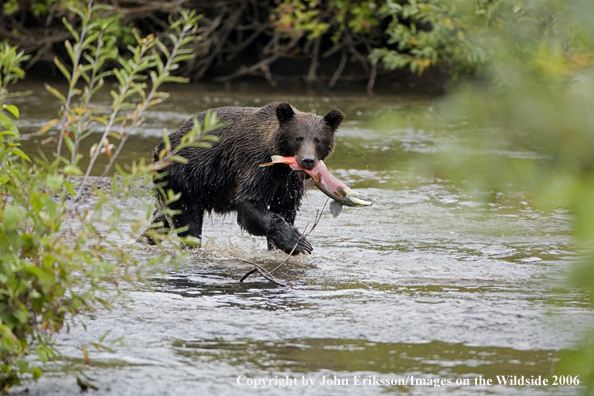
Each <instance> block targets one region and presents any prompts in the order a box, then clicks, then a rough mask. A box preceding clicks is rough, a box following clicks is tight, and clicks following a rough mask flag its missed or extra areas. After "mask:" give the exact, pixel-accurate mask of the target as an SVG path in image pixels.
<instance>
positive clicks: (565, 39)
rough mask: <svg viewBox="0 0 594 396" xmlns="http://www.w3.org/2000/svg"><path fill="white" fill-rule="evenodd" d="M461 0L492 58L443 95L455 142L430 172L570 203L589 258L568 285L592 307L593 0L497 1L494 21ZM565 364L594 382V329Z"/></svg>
mask: <svg viewBox="0 0 594 396" xmlns="http://www.w3.org/2000/svg"><path fill="white" fill-rule="evenodd" d="M456 3H457V7H459V8H458V9H459V10H460V11H463V12H464V14H461V15H460V19H461V20H462V19H464V20H466V21H469V22H472V21H475V22H474V25H475V27H476V29H475V30H474V32H473V34H472V36H470V37H469V39H470V40H472V41H473V42H474V43H476V45H479V46H480V47H482V48H484V49H485V51H486V53H488V54H489V56H487V57H486V58H485V64H484V68H483V70H482V73H481V76H482V78H476V79H472V80H465V81H463V82H461V83H460V84H459V85H458V87H457V88H456V89H455V92H453V93H452V94H451V95H448V96H447V97H446V98H444V99H443V100H442V103H441V110H442V113H441V114H442V118H441V119H440V120H439V125H434V127H436V128H442V129H443V128H444V127H445V126H446V125H447V126H448V127H446V128H447V130H448V131H449V133H450V134H451V139H450V143H449V144H448V145H447V147H442V152H443V154H442V155H441V156H440V159H439V160H438V161H437V163H435V164H432V166H431V169H429V170H430V171H431V172H432V174H434V175H437V176H438V177H440V178H443V179H449V180H458V181H462V180H464V181H465V183H463V184H465V185H466V186H468V183H467V182H468V181H469V180H470V181H472V183H471V184H470V188H475V189H479V190H481V191H509V190H515V191H524V192H526V193H527V194H529V195H530V196H532V197H534V198H535V199H536V200H537V202H539V203H540V204H541V205H542V206H543V207H547V206H549V205H550V204H551V203H554V204H555V205H559V204H561V205H567V206H568V207H569V208H570V210H571V212H572V214H573V216H574V222H573V233H574V235H575V239H576V241H577V242H578V243H579V246H580V248H581V249H582V250H581V251H582V253H583V255H584V259H583V261H582V263H581V264H580V265H579V266H578V267H577V268H576V269H575V271H574V273H573V275H572V280H571V281H572V284H573V285H574V286H575V287H579V288H581V289H582V290H584V291H585V292H586V293H587V294H588V295H589V298H590V300H591V301H592V302H593V304H594V255H593V253H592V252H594V150H593V148H594V108H593V106H594V3H593V2H592V1H589V0H573V1H568V2H559V1H554V0H522V1H517V0H503V1H497V2H492V3H498V8H497V15H496V16H495V19H496V21H497V22H496V23H495V24H494V25H493V24H485V23H484V14H483V11H482V10H481V9H480V8H477V7H476V6H475V5H476V2H475V1H471V0H460V1H457V2H456ZM479 3H480V2H479ZM480 131H482V132H480ZM559 369H560V370H563V371H564V372H566V373H567V374H570V375H572V376H575V375H579V376H580V381H582V384H587V385H588V386H590V387H594V330H592V331H590V332H589V334H588V336H587V337H586V338H585V339H584V340H583V342H582V343H581V344H580V345H578V346H577V349H576V351H575V353H572V354H570V355H569V356H565V359H564V364H563V365H562V366H561V367H560V368H559ZM590 390H591V388H590Z"/></svg>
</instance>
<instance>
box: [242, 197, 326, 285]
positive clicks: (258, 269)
mask: <svg viewBox="0 0 594 396" xmlns="http://www.w3.org/2000/svg"><path fill="white" fill-rule="evenodd" d="M329 200H330V199H329V198H328V199H326V202H324V206H322V210H319V211H318V212H317V213H316V217H315V219H314V223H313V226H312V227H311V229H310V230H309V231H307V227H309V224H308V225H306V226H305V231H304V232H303V234H301V236H300V237H299V239H298V240H297V242H296V243H295V246H293V249H291V252H290V253H289V254H288V255H287V258H286V259H285V260H284V261H283V262H282V263H280V264H279V265H277V266H276V268H274V269H273V270H272V271H270V272H269V271H267V270H266V269H264V268H263V267H261V266H260V265H258V264H256V263H252V262H251V261H247V260H243V261H244V262H246V263H248V264H252V265H255V266H256V268H254V269H253V270H251V271H249V272H247V273H246V274H245V275H244V276H242V277H241V279H240V280H239V282H243V281H244V280H246V279H247V278H248V277H249V276H250V275H252V274H255V273H256V272H259V273H260V275H262V276H263V277H264V278H266V279H268V280H269V281H271V282H273V283H276V284H277V285H280V286H286V285H283V284H281V283H279V282H278V281H277V280H276V278H275V277H274V276H272V273H273V272H275V271H276V270H277V269H279V268H280V267H282V266H283V265H285V264H286V263H287V261H289V258H291V256H292V255H293V252H294V251H295V249H297V245H299V242H300V241H301V240H302V239H304V238H306V237H308V236H309V234H311V233H312V232H313V230H314V229H315V228H316V227H317V225H318V224H319V223H320V219H321V218H322V213H323V212H324V209H325V208H326V205H327V204H328V201H329ZM263 271H266V275H265V273H264V272H263Z"/></svg>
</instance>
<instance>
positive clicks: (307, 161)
mask: <svg viewBox="0 0 594 396" xmlns="http://www.w3.org/2000/svg"><path fill="white" fill-rule="evenodd" d="M297 162H299V161H297ZM299 165H300V166H301V167H302V168H305V169H313V168H314V166H316V158H315V157H314V156H313V155H306V156H303V157H301V164H299Z"/></svg>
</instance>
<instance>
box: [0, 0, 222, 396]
mask: <svg viewBox="0 0 594 396" xmlns="http://www.w3.org/2000/svg"><path fill="white" fill-rule="evenodd" d="M91 3H92V2H91ZM102 10H105V7H103V6H93V7H88V8H85V9H84V10H78V9H72V12H73V13H75V14H78V15H79V16H80V18H81V20H82V21H83V23H82V27H81V30H80V31H76V30H75V29H74V28H72V26H70V25H69V24H68V22H67V21H65V22H64V23H65V24H66V26H67V28H68V29H69V30H71V32H72V35H73V37H74V38H75V39H74V42H73V43H72V44H71V43H67V45H66V46H67V48H68V52H69V57H70V59H71V61H72V66H71V68H69V67H67V66H65V65H63V64H62V63H61V62H60V61H59V60H56V64H57V65H58V67H59V69H60V70H61V71H62V73H63V75H64V76H65V77H66V79H67V80H68V83H69V90H68V92H67V93H60V92H58V91H57V90H56V89H54V88H51V87H48V89H49V90H50V92H52V93H53V94H54V95H56V96H58V97H59V98H61V99H63V101H64V105H63V108H62V109H63V113H62V117H61V119H56V120H54V121H52V122H50V123H49V124H48V125H47V126H46V127H44V128H43V129H42V130H41V131H40V132H39V133H41V134H43V133H46V132H47V131H48V130H50V129H51V128H52V127H53V126H57V127H58V133H59V137H58V139H56V141H57V142H58V147H61V144H62V143H64V145H65V146H66V147H67V149H68V150H69V151H70V155H69V157H68V158H65V157H63V156H61V155H60V154H61V151H60V148H58V150H57V154H58V155H57V157H56V159H55V160H52V161H50V160H48V159H46V158H33V159H31V158H30V157H29V156H28V155H27V154H25V153H24V152H23V151H22V150H21V149H20V148H19V146H20V144H19V132H18V128H17V124H16V121H15V118H18V117H19V112H18V109H17V108H16V107H15V106H13V105H7V104H5V102H6V101H7V100H9V98H10V96H11V94H9V93H8V90H7V87H8V85H9V84H10V83H12V82H14V81H16V80H17V79H19V78H23V77H24V72H23V70H22V69H21V68H20V64H21V63H22V62H23V61H24V60H26V59H27V57H26V56H24V55H23V53H22V52H17V50H16V49H15V48H13V47H10V46H9V45H8V44H6V43H4V44H1V45H0V94H1V96H0V125H1V129H0V364H1V367H0V389H1V390H4V391H8V390H9V388H10V387H11V386H13V385H16V384H20V383H21V381H23V380H28V379H30V378H33V379H37V378H38V377H39V376H40V375H41V373H42V371H41V368H40V367H38V366H35V365H33V364H32V363H31V359H27V357H26V356H27V355H28V354H29V353H31V352H32V351H35V352H36V354H37V355H38V357H39V359H40V360H41V362H46V361H47V360H48V359H49V358H51V357H53V356H56V355H57V354H58V351H57V349H56V348H55V346H54V345H53V344H52V336H53V335H54V334H55V333H57V332H59V331H60V330H61V329H62V328H63V327H64V326H65V325H66V324H67V321H68V320H69V319H73V318H75V317H77V315H79V314H81V313H83V312H86V311H89V310H93V309H96V308H97V307H98V306H104V307H109V306H110V305H111V302H112V300H113V297H115V296H116V295H117V294H118V292H119V286H120V284H121V283H122V282H130V281H135V280H137V279H140V278H141V277H142V275H143V273H144V270H145V269H147V268H151V266H152V264H153V263H154V262H156V261H158V262H159V263H161V264H163V263H168V262H171V260H172V256H171V254H170V253H169V254H168V252H167V251H165V250H164V255H162V256H159V257H157V258H155V259H154V260H147V261H143V262H139V261H138V260H137V259H136V258H135V256H134V250H135V249H131V248H130V246H127V245H126V244H125V243H122V241H130V242H131V241H133V240H134V237H135V236H137V235H138V233H139V230H140V228H141V227H143V226H145V224H146V220H148V219H149V218H150V217H151V212H152V205H147V208H146V211H145V212H141V214H140V215H144V217H145V221H138V219H136V218H132V219H131V218H125V217H124V216H123V213H126V211H123V210H122V208H121V207H119V206H118V205H117V203H116V202H114V201H115V200H114V197H116V196H117V197H118V198H122V197H124V198H130V197H131V196H132V194H133V192H134V191H136V192H137V191H138V189H137V187H138V185H148V184H149V183H150V179H151V178H152V177H153V175H154V174H155V171H156V170H157V169H162V168H163V167H165V166H166V165H167V163H168V162H169V161H175V160H180V159H179V158H178V157H177V156H176V153H177V152H178V151H179V150H181V149H183V148H184V147H188V146H191V145H205V144H207V142H205V141H202V139H204V138H205V136H204V135H203V134H201V132H202V128H201V126H200V125H197V126H196V128H195V129H194V131H193V133H191V134H189V135H188V139H186V140H185V141H184V145H181V146H180V147H178V148H176V150H171V148H169V150H166V151H165V152H163V153H162V155H161V161H160V162H159V163H157V164H150V165H144V164H142V163H140V164H134V165H132V166H131V167H130V169H128V170H126V171H124V170H123V169H122V168H120V167H118V166H117V164H116V168H117V174H116V175H115V176H114V177H113V179H112V180H111V183H103V184H104V186H103V188H98V187H96V186H94V185H92V183H91V184H90V179H89V175H90V173H91V171H92V168H93V161H94V160H93V161H92V162H91V165H90V166H89V168H88V169H87V172H86V176H85V177H84V178H82V179H81V178H80V177H76V176H77V175H82V174H83V172H82V170H81V169H80V168H79V167H78V166H77V164H78V161H79V160H80V158H81V157H82V155H83V154H82V153H80V152H79V151H78V146H79V143H80V140H82V139H84V138H95V137H96V134H92V132H93V128H95V127H97V125H99V126H100V125H102V124H103V126H102V128H103V134H102V136H101V137H100V138H99V140H98V144H97V145H96V150H95V151H94V153H93V154H91V156H92V157H93V159H96V158H97V156H98V155H100V154H102V152H101V151H102V150H101V148H102V146H104V143H103V142H104V141H105V140H106V139H107V135H110V137H111V138H112V139H114V141H118V142H119V143H118V146H117V149H116V150H115V152H113V153H111V155H112V158H111V159H112V161H111V162H110V164H109V166H111V165H112V164H114V163H115V159H116V157H117V154H118V153H119V152H120V150H121V149H122V147H123V145H124V143H125V141H126V133H128V134H129V133H130V132H131V130H133V129H134V128H137V127H138V126H140V125H141V123H142V114H143V112H144V110H146V108H148V107H149V106H153V105H156V104H158V103H160V102H161V101H162V100H164V99H165V98H166V96H167V95H166V94H165V93H162V92H159V91H158V89H159V87H160V86H161V84H162V83H164V82H181V81H184V80H182V79H179V78H174V77H171V76H170V71H171V70H174V69H175V68H176V67H177V66H178V65H179V62H181V61H183V60H184V59H188V58H189V57H190V56H191V54H189V52H188V50H187V49H185V48H184V47H185V46H186V45H187V44H188V43H190V42H191V41H193V40H195V39H196V38H197V36H196V22H197V19H198V18H197V17H196V16H195V15H194V13H187V12H182V14H181V17H180V19H179V20H177V21H171V29H172V34H170V35H169V42H168V44H169V46H167V45H166V44H165V43H163V42H161V41H160V40H159V39H157V38H155V37H154V36H149V37H146V38H141V37H140V36H139V35H138V34H135V38H136V46H134V47H130V51H131V52H132V56H131V57H129V58H123V57H121V56H120V55H119V52H118V50H117V48H115V47H114V46H113V45H112V44H113V42H114V39H113V36H111V32H112V30H113V28H112V27H113V26H114V24H117V19H116V18H113V17H105V18H102V17H101V16H100V15H99V14H100V12H101V11H102ZM107 59H112V60H114V61H117V62H118V63H119V65H120V67H119V68H115V69H112V70H110V71H105V70H104V69H105V64H106V63H105V61H106V60H107ZM110 74H111V75H114V76H115V77H116V79H117V81H118V82H119V88H118V89H117V90H114V91H113V92H112V96H113V98H114V100H113V106H112V109H111V110H110V111H109V112H107V113H100V110H97V109H94V108H93V106H92V97H93V94H94V93H95V92H96V91H97V90H98V89H100V88H101V86H102V79H103V78H104V77H105V76H107V75H110ZM146 81H150V86H149V85H147V83H146ZM81 83H82V84H81ZM75 103H76V104H79V106H74V105H73V104H75ZM81 109H83V110H82V111H81ZM209 120H210V121H209V122H210V124H209V125H207V127H208V126H210V127H214V126H216V123H215V122H216V118H215V117H210V118H209ZM90 121H93V123H91V122H90ZM116 123H118V124H119V130H120V131H124V133H121V134H115V136H114V134H113V132H112V129H113V127H114V125H115V124H116ZM103 153H105V154H106V155H107V154H109V153H108V152H106V151H104V152H103ZM106 171H107V170H106ZM89 184H90V185H89ZM89 191H90V197H91V198H92V199H90V200H89V196H87V197H85V196H84V195H83V193H85V192H89ZM146 193H147V194H148V193H150V192H149V191H146ZM170 195H171V194H170ZM79 198H84V199H83V202H84V203H85V205H84V206H81V205H80V203H81V201H77V199H79ZM175 199H176V197H175V196H170V200H171V201H172V200H175ZM164 210H165V211H167V208H164ZM169 252H170V250H169ZM180 253H181V251H180V250H179V249H178V250H175V249H174V251H173V254H175V255H178V254H180ZM92 346H94V347H96V348H106V347H105V346H103V345H102V344H101V343H99V342H97V343H93V344H92ZM81 349H82V352H83V355H84V357H85V359H86V360H87V361H88V353H87V346H86V345H82V346H81Z"/></svg>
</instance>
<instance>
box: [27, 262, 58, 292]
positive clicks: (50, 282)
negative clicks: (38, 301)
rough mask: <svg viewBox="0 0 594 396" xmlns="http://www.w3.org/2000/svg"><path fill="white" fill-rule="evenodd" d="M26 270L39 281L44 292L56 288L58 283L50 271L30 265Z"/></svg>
mask: <svg viewBox="0 0 594 396" xmlns="http://www.w3.org/2000/svg"><path fill="white" fill-rule="evenodd" d="M24 270H25V271H26V272H28V273H30V274H31V275H34V276H35V277H36V278H37V279H39V283H41V286H42V287H43V289H44V290H49V289H51V288H52V286H54V284H55V283H56V278H55V277H54V273H53V272H52V271H50V270H48V269H47V268H45V267H37V266H35V265H29V266H27V267H25V268H24Z"/></svg>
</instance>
